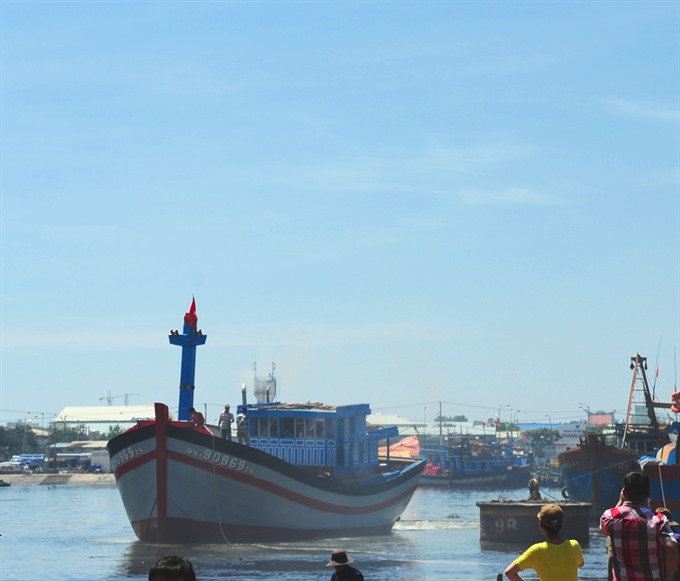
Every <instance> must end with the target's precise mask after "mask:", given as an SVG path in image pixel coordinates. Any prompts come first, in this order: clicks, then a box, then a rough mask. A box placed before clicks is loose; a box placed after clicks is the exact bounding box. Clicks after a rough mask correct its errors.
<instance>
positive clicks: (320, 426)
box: [314, 420, 326, 440]
mask: <svg viewBox="0 0 680 581" xmlns="http://www.w3.org/2000/svg"><path fill="white" fill-rule="evenodd" d="M314 421H315V423H316V437H317V439H319V440H323V439H324V438H325V437H326V422H324V421H323V420H314Z"/></svg>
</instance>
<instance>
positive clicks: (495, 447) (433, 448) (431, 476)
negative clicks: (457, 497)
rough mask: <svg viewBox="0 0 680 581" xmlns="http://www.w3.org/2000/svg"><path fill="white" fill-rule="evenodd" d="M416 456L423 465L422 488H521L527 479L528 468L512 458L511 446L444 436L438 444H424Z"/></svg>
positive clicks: (520, 460) (519, 459) (471, 438)
mask: <svg viewBox="0 0 680 581" xmlns="http://www.w3.org/2000/svg"><path fill="white" fill-rule="evenodd" d="M420 454H421V455H422V456H423V457H424V458H425V460H426V461H427V464H426V466H425V470H424V471H423V475H422V476H421V478H420V486H423V487H426V486H427V487H437V488H474V489H478V488H521V487H526V486H527V483H528V482H529V480H530V479H531V466H530V465H529V464H528V463H527V461H526V459H525V458H515V457H514V455H513V445H512V443H504V444H503V443H500V442H496V441H488V440H485V439H482V438H473V437H468V436H448V437H447V442H446V443H442V444H435V443H432V442H428V441H425V443H423V444H422V445H421V448H420Z"/></svg>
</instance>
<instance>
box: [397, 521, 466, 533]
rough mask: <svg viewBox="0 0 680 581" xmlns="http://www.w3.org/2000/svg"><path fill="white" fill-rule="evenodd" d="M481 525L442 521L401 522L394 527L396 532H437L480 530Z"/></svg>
mask: <svg viewBox="0 0 680 581" xmlns="http://www.w3.org/2000/svg"><path fill="white" fill-rule="evenodd" d="M478 528H479V523H478V522H472V521H450V520H446V521H442V520H400V521H399V522H398V523H397V524H396V525H394V530H395V531H435V530H447V531H449V530H470V529H478Z"/></svg>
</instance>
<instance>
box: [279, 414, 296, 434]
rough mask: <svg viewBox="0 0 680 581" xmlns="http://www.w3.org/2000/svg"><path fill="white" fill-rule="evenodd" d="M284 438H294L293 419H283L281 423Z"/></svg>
mask: <svg viewBox="0 0 680 581" xmlns="http://www.w3.org/2000/svg"><path fill="white" fill-rule="evenodd" d="M279 426H280V429H281V437H282V438H292V437H293V418H281V421H280V422H279Z"/></svg>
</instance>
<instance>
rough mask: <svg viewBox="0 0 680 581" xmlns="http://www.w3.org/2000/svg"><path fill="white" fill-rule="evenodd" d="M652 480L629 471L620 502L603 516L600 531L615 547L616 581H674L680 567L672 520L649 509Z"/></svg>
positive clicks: (613, 577)
mask: <svg viewBox="0 0 680 581" xmlns="http://www.w3.org/2000/svg"><path fill="white" fill-rule="evenodd" d="M650 494H651V492H650V487H649V478H648V477H647V475H646V474H644V473H642V472H629V473H628V474H626V476H625V478H624V479H623V489H622V490H621V494H620V496H619V502H618V503H617V504H616V506H615V507H614V508H610V509H607V510H605V511H604V514H603V515H602V517H600V531H601V532H602V534H603V535H604V536H605V537H607V539H608V541H609V543H610V547H611V557H610V563H611V576H612V577H611V578H612V579H613V581H622V580H626V581H627V580H629V579H653V580H661V581H662V580H664V579H665V580H666V581H672V580H673V578H674V576H675V570H676V569H677V568H678V560H679V559H680V556H679V555H678V549H677V542H676V540H675V538H674V537H673V531H672V530H671V527H670V525H669V523H668V519H667V518H666V516H664V515H663V514H654V512H653V511H652V510H651V509H650V508H649V497H650Z"/></svg>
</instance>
